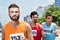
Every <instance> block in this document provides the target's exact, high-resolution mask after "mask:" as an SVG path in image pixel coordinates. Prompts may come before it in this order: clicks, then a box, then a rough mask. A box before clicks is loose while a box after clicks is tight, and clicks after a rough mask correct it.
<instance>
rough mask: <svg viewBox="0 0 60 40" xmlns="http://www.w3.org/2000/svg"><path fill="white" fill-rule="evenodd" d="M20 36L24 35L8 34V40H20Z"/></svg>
mask: <svg viewBox="0 0 60 40" xmlns="http://www.w3.org/2000/svg"><path fill="white" fill-rule="evenodd" d="M21 36H24V33H16V34H10V40H20V37H21Z"/></svg>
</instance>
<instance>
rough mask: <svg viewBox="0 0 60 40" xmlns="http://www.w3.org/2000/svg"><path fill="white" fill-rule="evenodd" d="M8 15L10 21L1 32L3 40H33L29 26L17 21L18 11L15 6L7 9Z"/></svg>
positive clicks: (12, 5)
mask: <svg viewBox="0 0 60 40" xmlns="http://www.w3.org/2000/svg"><path fill="white" fill-rule="evenodd" d="M8 14H9V17H10V19H11V21H10V22H8V23H7V24H6V25H5V27H4V28H3V30H2V33H3V37H2V38H3V40H33V36H32V31H31V28H30V26H29V25H28V24H27V23H26V22H23V21H19V16H20V10H19V7H18V6H17V5H16V4H11V5H10V6H9V7H8Z"/></svg>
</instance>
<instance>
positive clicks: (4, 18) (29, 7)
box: [0, 0, 55, 25]
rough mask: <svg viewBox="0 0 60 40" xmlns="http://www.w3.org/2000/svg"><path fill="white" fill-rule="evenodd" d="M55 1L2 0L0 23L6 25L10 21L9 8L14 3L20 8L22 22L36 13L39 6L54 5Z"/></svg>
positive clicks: (0, 4) (0, 1)
mask: <svg viewBox="0 0 60 40" xmlns="http://www.w3.org/2000/svg"><path fill="white" fill-rule="evenodd" d="M54 2H55V0H0V22H1V23H2V25H5V24H6V23H7V22H9V21H10V18H9V16H8V6H9V5H10V4H12V3H15V4H17V5H18V6H19V7H20V20H23V18H24V17H25V16H26V15H30V13H31V12H32V11H35V10H36V9H37V8H38V7H39V6H48V5H52V4H53V3H54Z"/></svg>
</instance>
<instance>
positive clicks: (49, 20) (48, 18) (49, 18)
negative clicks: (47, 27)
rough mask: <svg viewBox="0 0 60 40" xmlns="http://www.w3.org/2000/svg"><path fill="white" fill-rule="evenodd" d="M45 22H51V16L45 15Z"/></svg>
mask: <svg viewBox="0 0 60 40" xmlns="http://www.w3.org/2000/svg"><path fill="white" fill-rule="evenodd" d="M46 22H47V23H49V24H50V23H51V22H52V16H47V18H46Z"/></svg>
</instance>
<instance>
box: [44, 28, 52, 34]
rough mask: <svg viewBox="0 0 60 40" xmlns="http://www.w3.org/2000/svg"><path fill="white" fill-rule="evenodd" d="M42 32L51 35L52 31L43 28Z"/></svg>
mask: <svg viewBox="0 0 60 40" xmlns="http://www.w3.org/2000/svg"><path fill="white" fill-rule="evenodd" d="M44 32H45V33H46V34H51V33H52V30H51V29H47V28H45V29H44Z"/></svg>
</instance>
